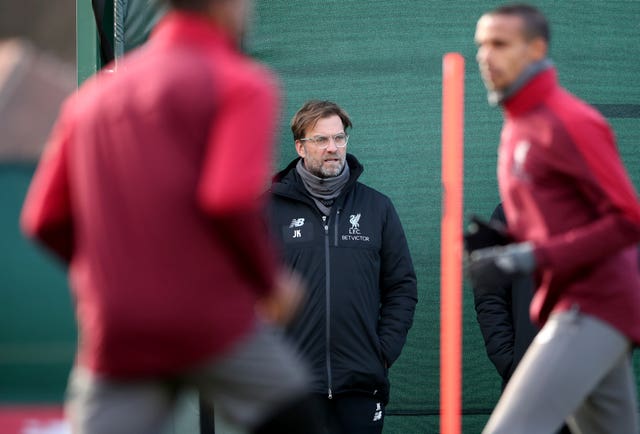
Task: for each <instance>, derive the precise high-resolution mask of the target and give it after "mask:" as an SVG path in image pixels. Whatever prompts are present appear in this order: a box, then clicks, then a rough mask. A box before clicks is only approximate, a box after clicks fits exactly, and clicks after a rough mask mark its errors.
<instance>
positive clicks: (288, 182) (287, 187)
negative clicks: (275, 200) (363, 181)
mask: <svg viewBox="0 0 640 434" xmlns="http://www.w3.org/2000/svg"><path fill="white" fill-rule="evenodd" d="M299 160H300V157H298V158H296V159H294V160H293V161H291V162H290V163H289V164H288V165H287V167H286V168H285V169H283V170H281V171H280V172H278V173H276V175H275V176H274V177H273V179H272V184H271V192H272V193H275V194H285V195H291V194H294V192H296V191H297V192H298V193H302V194H303V195H304V196H307V195H308V194H307V192H306V190H305V188H304V185H303V184H302V179H300V175H298V173H297V172H296V164H298V161H299ZM347 164H348V165H349V172H350V173H349V181H347V184H346V185H345V186H344V189H343V190H342V191H343V194H344V193H345V192H347V191H349V190H351V189H352V188H353V185H354V184H355V183H356V181H357V180H358V178H359V177H360V175H362V172H364V166H363V165H362V164H360V162H359V161H358V159H357V158H356V157H355V156H353V155H352V154H349V153H347Z"/></svg>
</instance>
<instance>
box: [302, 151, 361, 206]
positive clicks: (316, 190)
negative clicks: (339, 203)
mask: <svg viewBox="0 0 640 434" xmlns="http://www.w3.org/2000/svg"><path fill="white" fill-rule="evenodd" d="M296 172H298V174H299V175H300V178H302V183H303V184H304V187H305V188H306V189H307V191H308V192H309V194H310V195H311V199H313V201H314V202H315V204H316V206H317V207H318V209H319V210H320V212H322V214H324V215H329V212H330V211H331V206H332V205H333V202H334V201H335V200H336V198H337V197H338V196H340V193H341V192H342V187H344V186H345V184H346V183H347V181H348V180H349V165H348V164H345V165H344V168H343V169H342V172H340V174H339V175H337V176H334V177H332V178H319V177H317V176H315V175H314V174H313V173H311V172H309V171H308V170H307V168H306V167H304V163H303V162H302V158H301V159H300V160H299V161H298V164H297V165H296Z"/></svg>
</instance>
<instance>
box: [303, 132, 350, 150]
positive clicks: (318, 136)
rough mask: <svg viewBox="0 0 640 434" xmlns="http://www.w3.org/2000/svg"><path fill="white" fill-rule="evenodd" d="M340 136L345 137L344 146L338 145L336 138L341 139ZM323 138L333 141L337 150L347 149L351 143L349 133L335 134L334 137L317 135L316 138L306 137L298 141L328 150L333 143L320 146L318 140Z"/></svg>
mask: <svg viewBox="0 0 640 434" xmlns="http://www.w3.org/2000/svg"><path fill="white" fill-rule="evenodd" d="M339 136H344V145H338V143H336V137H339ZM321 138H322V139H329V140H333V144H334V145H336V148H340V149H342V148H346V147H347V144H348V143H349V134H347V133H338V134H334V135H332V136H331V135H329V136H322V135H317V136H314V137H305V138H302V139H298V140H300V141H301V142H311V143H313V145H314V146H315V147H317V148H318V149H327V148H328V147H329V144H330V143H331V142H330V141H329V142H327V144H326V145H320V144H318V140H320V139H321Z"/></svg>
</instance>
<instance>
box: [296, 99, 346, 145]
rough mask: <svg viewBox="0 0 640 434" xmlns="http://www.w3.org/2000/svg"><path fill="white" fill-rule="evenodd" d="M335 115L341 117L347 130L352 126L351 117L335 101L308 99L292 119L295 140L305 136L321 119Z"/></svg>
mask: <svg viewBox="0 0 640 434" xmlns="http://www.w3.org/2000/svg"><path fill="white" fill-rule="evenodd" d="M333 115H337V116H339V117H340V120H341V121H342V125H343V127H344V129H345V131H346V130H347V128H349V127H351V126H352V125H351V119H349V115H348V114H347V112H346V111H344V110H343V109H342V107H340V106H339V105H338V104H336V103H335V102H331V101H321V100H317V99H312V100H310V101H307V102H306V103H304V105H303V106H302V107H300V110H298V111H297V112H296V114H295V115H294V116H293V119H291V132H292V133H293V140H299V139H302V138H304V134H305V131H306V130H307V129H308V128H313V126H314V125H315V124H316V123H317V122H318V121H319V120H320V119H324V118H328V117H329V116H333Z"/></svg>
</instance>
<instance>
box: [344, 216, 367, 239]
mask: <svg viewBox="0 0 640 434" xmlns="http://www.w3.org/2000/svg"><path fill="white" fill-rule="evenodd" d="M361 217H362V214H361V213H358V214H351V215H350V216H349V224H350V225H351V226H350V227H349V229H348V231H347V232H348V233H349V234H348V235H347V234H343V235H342V241H365V242H369V241H370V239H369V237H368V236H367V235H363V234H362V232H361V231H360V218H361Z"/></svg>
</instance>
